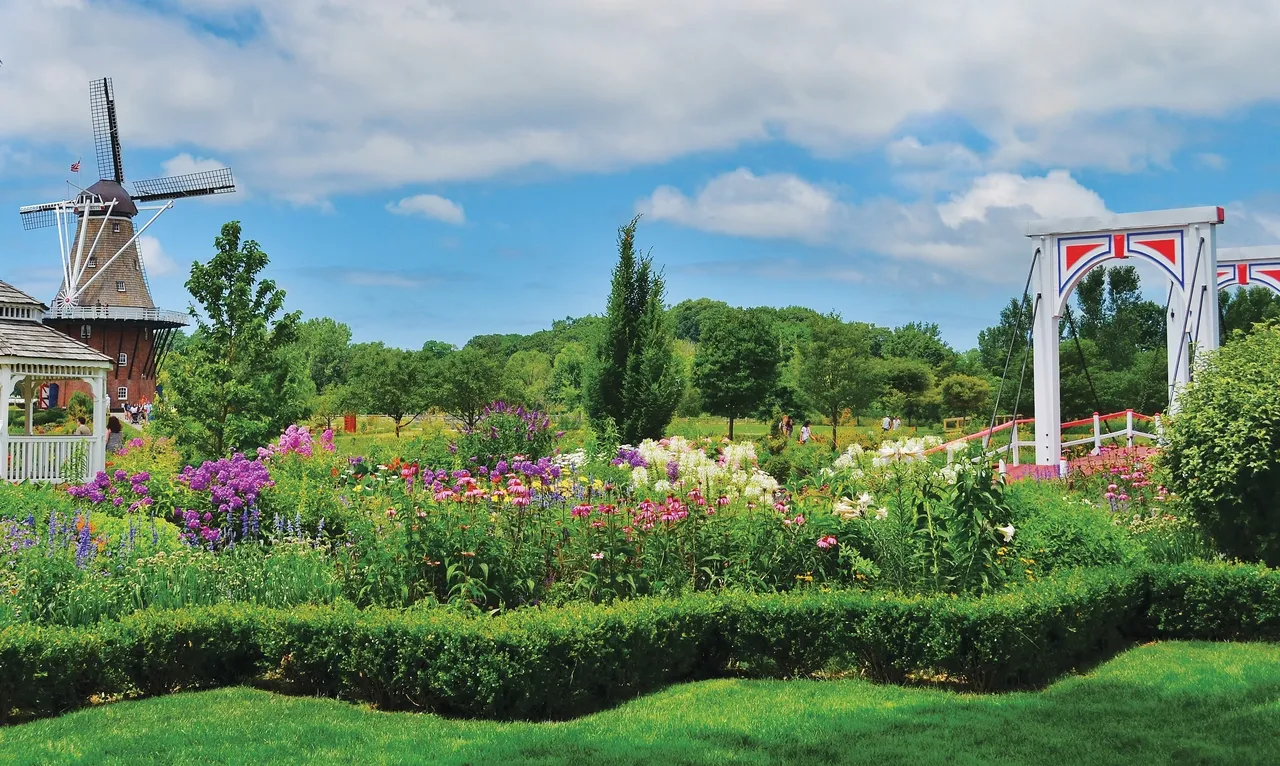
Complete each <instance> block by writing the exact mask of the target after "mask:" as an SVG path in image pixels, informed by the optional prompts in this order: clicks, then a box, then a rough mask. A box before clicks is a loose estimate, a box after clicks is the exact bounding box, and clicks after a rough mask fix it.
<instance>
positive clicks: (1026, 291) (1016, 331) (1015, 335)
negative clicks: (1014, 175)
mask: <svg viewBox="0 0 1280 766" xmlns="http://www.w3.org/2000/svg"><path fill="white" fill-rule="evenodd" d="M1038 260H1040V248H1038V247H1037V248H1036V252H1035V254H1034V255H1032V256H1031V268H1029V269H1027V283H1026V285H1025V286H1024V287H1023V288H1022V299H1021V300H1019V301H1018V315H1017V321H1016V322H1015V323H1014V328H1013V332H1012V333H1010V335H1009V350H1008V352H1007V353H1006V354H1005V356H1004V372H1002V373H1000V386H999V387H998V388H997V389H996V402H995V407H993V408H992V410H991V422H990V423H989V424H988V425H987V429H988V430H990V429H992V428H995V427H996V417H997V416H998V415H999V414H1000V397H1001V395H1002V394H1003V393H1004V383H1005V381H1006V380H1008V379H1009V362H1011V361H1012V360H1013V349H1014V346H1016V345H1017V343H1018V339H1019V338H1020V337H1022V313H1023V310H1024V307H1025V306H1026V305H1027V302H1028V300H1029V299H1030V296H1031V278H1032V277H1033V276H1034V275H1035V273H1036V261H1038ZM1039 302H1040V296H1038V295H1037V296H1036V303H1037V304H1039ZM1034 326H1035V309H1034V308H1033V309H1032V312H1031V321H1030V322H1029V323H1028V324H1027V328H1028V329H1027V342H1026V343H1025V344H1024V345H1023V349H1024V356H1023V359H1022V370H1023V373H1024V374H1025V372H1026V369H1027V360H1026V356H1025V349H1027V348H1030V346H1031V328H1032V327H1034ZM1019 387H1021V383H1019ZM1019 393H1021V391H1019ZM1013 417H1014V419H1015V420H1016V419H1017V417H1018V412H1017V407H1014V412H1013Z"/></svg>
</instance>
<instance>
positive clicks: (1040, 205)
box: [938, 170, 1107, 229]
mask: <svg viewBox="0 0 1280 766" xmlns="http://www.w3.org/2000/svg"><path fill="white" fill-rule="evenodd" d="M992 208H1005V209H1009V208H1027V209H1029V210H1030V211H1031V212H1032V213H1034V214H1035V217H1037V218H1081V217H1084V216H1091V215H1102V214H1104V213H1106V212H1107V206H1106V204H1105V203H1104V202H1103V201H1102V198H1101V197H1099V196H1098V194H1097V193H1096V192H1094V191H1091V190H1089V189H1086V188H1085V187H1083V186H1081V185H1080V184H1079V183H1077V182H1076V180H1075V179H1074V178H1072V177H1071V174H1070V173H1068V172H1066V171H1065V170H1054V171H1051V172H1050V173H1049V174H1048V175H1046V176H1044V177H1043V178H1024V177H1022V176H1020V175H1015V174H1013V173H990V174H988V175H985V176H982V177H980V178H978V179H977V180H975V181H974V182H973V186H972V187H970V188H969V190H968V191H966V192H965V193H964V194H960V195H954V196H952V197H951V199H950V200H949V201H947V202H946V203H944V204H942V205H939V206H938V215H939V217H941V218H942V222H943V223H945V224H946V225H947V226H950V227H951V228H953V229H954V228H957V227H958V226H960V225H961V224H963V223H964V222H966V221H978V222H980V223H985V222H986V220H987V212H988V211H990V210H991V209H992Z"/></svg>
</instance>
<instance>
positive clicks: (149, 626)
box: [0, 565, 1280, 720]
mask: <svg viewBox="0 0 1280 766" xmlns="http://www.w3.org/2000/svg"><path fill="white" fill-rule="evenodd" d="M1153 638H1163V639H1187V638H1192V639H1217V640H1255V639H1265V640H1276V639H1280V571H1276V570H1269V569H1266V568H1261V567H1252V566H1228V565H1188V566H1180V567H1161V568H1150V569H1142V570H1127V569H1126V570H1119V569H1101V570H1082V571H1077V572H1075V573H1072V574H1070V575H1068V576H1064V577H1061V578H1057V579H1052V580H1047V581H1042V582H1038V583H1034V584H1031V585H1028V586H1024V587H1020V588H1017V589H1014V590H1011V591H1009V592H1006V593H1001V594H998V595H993V596H987V597H984V598H978V599H962V598H955V597H948V596H936V597H908V596H890V595H882V594H876V593H861V592H831V593H821V592H810V593H796V594H777V595H763V596H762V595H748V594H728V595H711V594H698V595H693V596H688V597H685V598H681V599H675V600H665V599H637V600H634V601H625V602H620V603H617V604H613V605H608V606H592V605H584V606H571V607H566V608H558V609H545V610H544V609H528V610H521V611H516V612H512V613H510V614H508V615H504V616H501V617H497V618H472V617H466V616H462V615H457V614H452V613H448V612H444V611H436V612H432V611H406V612H399V611H385V610H366V611H357V610H355V609H354V608H351V607H305V608H300V609H293V610H271V609H264V608H258V607H252V606H218V607H207V608H196V609H186V610H178V611H154V612H139V613H137V614H134V615H131V616H129V617H127V618H125V619H123V620H120V621H119V622H109V623H103V624H101V625H99V626H96V627H94V628H56V627H37V626H29V625H22V626H15V627H11V628H7V629H5V630H3V631H0V715H5V716H11V715H15V714H16V715H20V716H23V717H27V716H38V715H50V714H56V713H60V712H62V711H65V710H68V709H71V708H74V707H77V706H80V705H83V704H86V703H88V702H92V701H95V700H98V699H103V698H113V697H119V696H135V695H148V694H163V693H166V692H170V691H177V690H182V689H191V688H208V687H214V686H223V685H228V684H235V683H243V682H245V681H248V680H252V679H256V678H261V677H263V676H264V675H270V676H272V677H274V678H279V679H280V680H282V681H284V682H286V683H288V684H291V685H292V687H293V688H294V689H296V690H298V691H300V692H306V693H313V694H321V695H326V696H332V697H338V698H343V699H351V700H362V701H367V702H371V703H374V704H376V705H378V706H380V707H383V708H387V709H397V708H398V709H406V708H407V709H416V710H430V711H435V712H440V713H444V714H448V715H458V716H469V717H481V718H499V719H531V720H546V719H563V718H568V717H571V716H576V715H581V714H584V713H588V712H591V711H594V710H598V709H601V708H604V707H607V706H610V705H613V704H616V703H618V702H621V701H623V700H625V699H628V698H631V697H634V696H636V695H638V694H641V693H644V692H647V691H650V690H653V689H656V688H658V687H660V686H662V685H664V684H669V683H673V682H677V681H686V680H694V679H700V678H711V677H716V676H725V675H748V676H756V677H775V678H776V677H782V678H785V677H793V676H803V675H810V674H814V673H818V672H821V671H830V670H854V671H858V672H861V673H863V674H864V675H866V676H867V677H870V678H873V679H877V680H883V681H891V682H901V681H904V680H907V679H908V678H909V677H911V676H913V675H923V676H928V677H938V676H945V677H947V678H950V679H952V680H956V681H960V682H962V683H965V684H967V685H968V686H970V687H971V688H975V689H981V690H991V689H1005V688H1018V687H1027V686H1036V685H1041V684H1044V683H1046V682H1048V681H1050V680H1052V679H1053V678H1055V677H1057V676H1058V675H1060V674H1062V673H1064V672H1066V671H1068V670H1071V669H1072V668H1077V667H1081V666H1083V665H1086V664H1088V663H1091V662H1094V661H1097V660H1099V659H1102V658H1104V657H1106V656H1109V655H1110V654H1111V653H1112V652H1114V651H1115V650H1116V649H1117V648H1118V647H1120V646H1121V645H1123V644H1124V643H1125V642H1130V641H1134V640H1144V639H1153Z"/></svg>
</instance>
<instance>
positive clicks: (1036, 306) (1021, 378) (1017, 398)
mask: <svg viewBox="0 0 1280 766" xmlns="http://www.w3.org/2000/svg"><path fill="white" fill-rule="evenodd" d="M1039 310H1040V296H1039V295H1038V294H1037V295H1036V302H1035V303H1033V304H1031V322H1030V324H1029V325H1028V326H1027V347H1030V346H1031V336H1032V333H1034V332H1035V327H1036V312H1037V311H1039ZM1030 358H1031V355H1030V354H1023V355H1022V372H1020V373H1018V391H1017V393H1016V394H1014V397H1013V425H1014V428H1013V431H1016V430H1017V425H1018V405H1019V404H1021V403H1022V386H1023V384H1024V383H1025V382H1026V380H1027V360H1028V359H1030ZM994 420H995V418H992V421H993V425H992V426H991V427H992V428H995V425H994ZM1013 431H1011V432H1010V433H1011V436H1010V443H1009V449H1010V450H1013V449H1020V448H1018V447H1014V446H1013V443H1012V433H1013Z"/></svg>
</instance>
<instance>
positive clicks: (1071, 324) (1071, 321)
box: [1066, 305, 1102, 412]
mask: <svg viewBox="0 0 1280 766" xmlns="http://www.w3.org/2000/svg"><path fill="white" fill-rule="evenodd" d="M1066 315H1067V328H1068V329H1069V330H1071V338H1072V340H1074V341H1075V342H1076V355H1077V356H1079V357H1080V369H1082V370H1084V379H1085V380H1086V381H1088V383H1089V393H1090V394H1091V395H1092V396H1093V411H1094V412H1102V401H1101V400H1099V399H1098V389H1096V388H1094V386H1093V376H1092V375H1090V374H1089V363H1088V362H1086V361H1085V358H1084V348H1082V347H1081V346H1080V333H1079V332H1078V331H1077V330H1076V320H1075V318H1074V317H1073V316H1072V315H1071V306H1070V305H1068V306H1067V311H1066Z"/></svg>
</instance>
